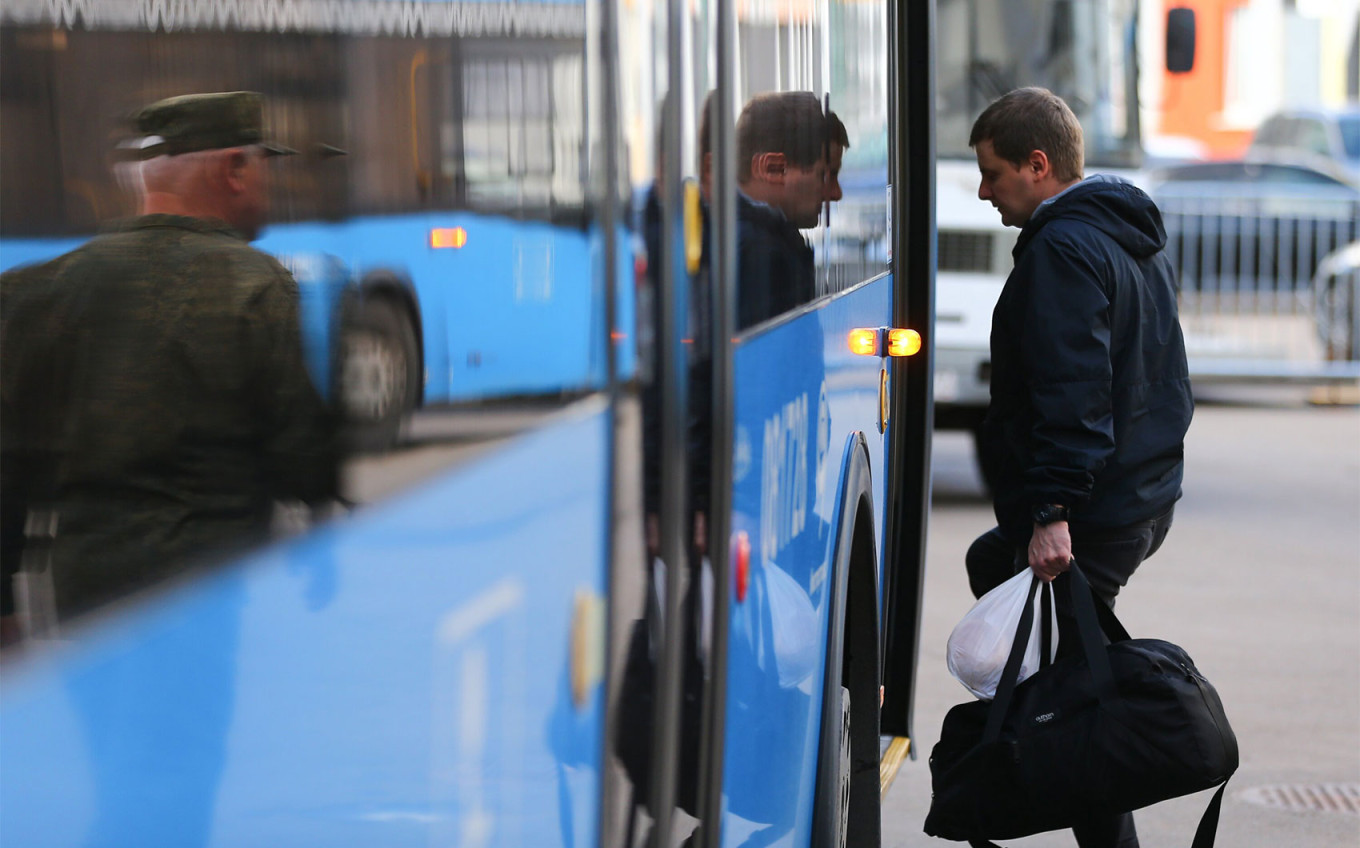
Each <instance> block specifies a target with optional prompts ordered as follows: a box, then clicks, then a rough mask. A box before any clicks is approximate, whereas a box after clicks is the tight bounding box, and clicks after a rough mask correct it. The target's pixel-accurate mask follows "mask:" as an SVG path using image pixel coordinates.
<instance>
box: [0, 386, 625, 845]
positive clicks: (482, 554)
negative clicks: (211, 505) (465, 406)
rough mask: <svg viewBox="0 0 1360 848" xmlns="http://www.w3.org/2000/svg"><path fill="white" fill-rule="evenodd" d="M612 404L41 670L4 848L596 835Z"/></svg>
mask: <svg viewBox="0 0 1360 848" xmlns="http://www.w3.org/2000/svg"><path fill="white" fill-rule="evenodd" d="M587 403H588V404H589V405H590V408H589V409H586V410H584V411H582V412H578V414H577V416H576V417H574V418H568V419H565V420H559V421H558V422H557V423H555V424H552V425H550V426H549V427H547V428H545V429H543V430H541V431H538V432H535V433H533V434H530V435H529V436H527V437H525V438H524V439H522V440H520V441H517V442H515V443H514V444H512V445H511V446H509V447H507V448H506V449H505V450H503V451H502V452H499V453H497V454H495V455H493V456H492V457H490V458H489V459H486V460H483V461H481V462H479V463H477V464H475V465H472V466H465V467H463V468H460V469H459V471H458V473H457V474H451V475H448V476H446V477H444V478H442V479H439V480H437V481H435V482H433V483H431V484H429V485H427V486H425V487H423V488H422V489H419V490H417V491H415V492H413V493H411V494H409V495H407V496H405V497H402V498H399V499H396V500H393V501H390V502H387V503H384V504H383V505H382V506H380V507H373V508H371V509H370V510H368V511H365V512H361V513H359V514H356V515H355V516H353V517H352V518H349V519H344V520H339V521H336V522H333V523H332V524H330V525H327V526H325V527H322V528H321V529H319V530H317V531H315V532H313V533H311V534H309V535H307V536H305V537H301V538H297V539H295V540H292V541H290V542H288V543H285V544H282V545H278V546H275V547H273V548H271V549H269V550H268V551H266V552H263V553H261V554H259V555H257V556H255V557H254V558H252V559H249V560H247V561H246V562H244V563H240V564H234V565H231V566H226V567H223V568H221V569H220V570H218V571H215V572H213V573H211V574H210V575H208V576H206V577H202V576H200V577H199V578H198V579H191V580H185V581H183V582H181V583H179V584H177V585H176V586H174V587H172V588H170V589H167V590H164V591H162V592H160V593H158V594H156V595H153V596H152V597H149V598H144V599H138V601H137V602H135V603H130V604H128V605H127V606H126V607H125V608H122V609H114V610H111V611H109V612H108V613H107V614H103V615H102V616H101V617H100V618H99V619H98V620H96V621H94V622H91V623H90V624H88V625H87V626H84V627H82V628H79V629H77V630H75V631H74V632H72V633H70V634H67V635H68V636H69V637H70V638H69V642H67V643H65V644H58V645H52V646H41V647H40V648H38V649H36V650H35V651H34V652H33V653H32V654H30V655H29V656H28V657H20V658H18V659H17V660H16V661H15V662H14V663H13V664H12V665H9V666H8V667H7V668H6V669H5V672H6V674H5V677H6V679H5V687H4V691H3V693H0V749H3V751H4V757H3V759H2V760H0V807H2V808H3V809H4V816H3V817H0V844H4V845H25V846H39V847H40V846H68V845H69V846H76V845H104V844H109V845H193V844H202V845H206V844H212V845H218V846H260V845H328V846H363V847H364V848H368V846H373V845H383V846H412V848H415V846H419V848H426V846H429V845H432V844H458V845H482V846H521V845H589V844H594V843H595V842H596V841H597V827H598V824H597V818H598V815H597V811H598V806H599V786H600V779H599V775H600V751H601V750H602V747H603V746H602V742H603V737H602V732H603V728H602V716H603V708H602V707H603V704H602V687H601V686H600V685H599V683H600V680H599V669H600V668H601V667H602V664H603V659H602V657H601V656H599V652H600V651H601V650H602V636H599V638H595V637H593V636H592V634H596V635H598V634H600V628H602V627H603V612H604V609H603V608H604V601H603V598H604V592H605V574H606V558H607V554H608V545H607V538H606V527H607V516H606V515H605V507H606V504H607V497H606V496H607V486H608V480H607V477H606V474H607V469H608V468H609V467H610V464H609V463H608V461H607V458H608V451H607V444H608V439H607V435H608V426H609V420H610V416H609V413H608V411H607V410H606V409H604V408H603V405H602V404H601V403H598V402H596V401H589V402H587ZM547 468H552V469H553V471H554V473H551V474H547V473H542V472H543V471H544V469H547ZM516 480H519V481H523V480H533V481H535V482H534V484H533V485H532V486H529V487H525V486H517V485H513V484H512V483H511V482H510V481H516ZM573 651H576V652H577V656H578V657H579V658H581V659H582V660H584V662H578V663H576V664H573V663H572V662H571V656H572V654H573ZM573 675H574V676H573ZM573 681H574V682H575V688H573ZM574 693H575V694H574Z"/></svg>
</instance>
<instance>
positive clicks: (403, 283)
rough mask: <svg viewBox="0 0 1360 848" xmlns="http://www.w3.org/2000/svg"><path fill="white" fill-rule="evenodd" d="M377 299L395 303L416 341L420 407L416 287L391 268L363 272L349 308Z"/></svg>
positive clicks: (419, 388)
mask: <svg viewBox="0 0 1360 848" xmlns="http://www.w3.org/2000/svg"><path fill="white" fill-rule="evenodd" d="M377 298H382V299H385V300H388V301H390V302H392V303H393V304H395V305H396V306H397V307H398V308H399V309H400V310H401V311H402V312H404V313H405V314H406V317H407V318H408V319H409V320H410V322H411V332H412V333H413V334H414V335H415V340H416V366H417V367H418V368H419V369H420V372H419V375H418V379H417V380H416V406H422V405H424V403H425V328H424V325H423V323H422V321H421V313H420V299H419V298H418V297H417V296H416V290H415V285H414V284H412V282H411V278H410V277H409V276H408V275H407V274H405V273H404V272H401V271H397V270H394V269H391V268H375V269H373V270H371V271H366V272H365V273H364V275H363V276H362V277H361V278H360V280H359V284H358V285H357V286H356V287H355V288H354V290H353V299H352V302H351V304H350V306H349V308H350V309H354V310H358V309H362V308H363V305H364V303H365V302H366V301H368V300H371V299H377Z"/></svg>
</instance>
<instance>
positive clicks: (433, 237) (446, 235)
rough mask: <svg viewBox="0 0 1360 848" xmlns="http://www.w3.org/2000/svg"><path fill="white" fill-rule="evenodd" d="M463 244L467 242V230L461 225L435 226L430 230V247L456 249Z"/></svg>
mask: <svg viewBox="0 0 1360 848" xmlns="http://www.w3.org/2000/svg"><path fill="white" fill-rule="evenodd" d="M465 244H467V230H465V229H463V228H462V227H436V228H435V229H433V230H430V247H432V248H434V249H436V250H438V249H440V248H445V247H452V248H455V249H456V248H460V247H462V246H463V245H465Z"/></svg>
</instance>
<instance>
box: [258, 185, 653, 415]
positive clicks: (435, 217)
mask: <svg viewBox="0 0 1360 848" xmlns="http://www.w3.org/2000/svg"><path fill="white" fill-rule="evenodd" d="M436 231H438V232H439V233H440V238H441V239H442V240H444V241H443V242H442V243H444V244H447V245H449V246H444V247H434V246H433V245H432V234H433V233H435V232H436ZM455 233H456V235H455ZM455 244H456V245H458V246H453V245H455ZM257 246H258V247H260V249H262V250H266V251H268V252H270V253H274V254H276V255H279V256H291V255H295V254H299V253H303V254H316V253H321V254H328V255H331V256H334V257H336V258H338V259H339V260H340V261H341V262H342V263H343V264H344V266H345V267H346V268H347V269H348V271H349V273H350V275H351V277H352V278H353V279H354V281H355V282H356V283H362V282H363V281H364V280H366V279H368V278H370V277H371V276H373V275H385V276H395V277H397V278H398V279H400V280H402V281H403V282H407V283H409V284H411V285H412V286H413V287H414V289H415V292H416V297H417V302H418V303H419V304H420V307H419V308H420V316H419V320H420V321H421V329H422V337H423V338H424V340H425V344H424V347H425V363H424V364H425V373H426V376H425V380H426V383H425V400H426V403H439V402H447V401H464V400H475V399H481V398H488V397H502V396H514V395H529V394H547V393H555V392H559V391H564V390H565V391H577V390H583V389H587V388H598V387H600V386H602V385H603V384H604V381H605V365H604V351H603V349H602V345H603V343H602V342H601V340H602V339H603V338H605V334H604V333H602V332H601V323H600V322H601V321H602V320H603V316H602V315H599V314H597V312H598V309H597V306H598V304H599V303H600V302H601V301H600V292H598V291H597V289H596V287H597V286H598V285H599V283H598V282H597V280H598V279H599V275H598V274H597V273H594V272H595V271H597V270H598V265H599V264H600V259H599V257H598V255H597V253H598V251H597V250H596V249H595V248H594V247H593V246H592V243H591V239H590V238H589V236H588V234H587V233H586V232H585V231H582V230H579V229H572V228H567V227H558V226H552V225H549V224H544V223H537V222H517V221H509V220H506V219H502V218H496V217H490V216H482V215H474V214H471V213H467V212H456V211H448V212H431V213H428V214H420V215H404V216H393V217H385V218H377V217H375V218H362V219H355V220H353V221H348V222H345V223H340V224H319V223H310V224H284V225H278V226H273V227H270V228H269V229H268V230H267V231H266V233H265V236H264V238H262V239H261V240H260V242H259V243H258V245H257ZM619 259H620V261H621V260H623V259H627V260H628V261H627V263H626V264H622V265H620V267H624V268H627V267H630V266H631V257H629V256H628V255H627V253H626V252H624V251H623V250H621V252H620V258H619ZM619 291H620V295H621V296H620V298H619V305H620V314H619V316H618V318H619V321H618V323H619V326H620V327H631V326H632V324H631V321H632V317H633V312H632V286H631V281H629V282H628V283H627V284H625V283H624V282H621V283H620V286H619ZM620 350H621V351H627V350H631V345H622V346H620ZM619 368H620V371H621V372H622V373H625V374H627V373H630V372H631V370H632V368H633V363H632V360H631V358H627V359H626V361H621V362H620V363H619Z"/></svg>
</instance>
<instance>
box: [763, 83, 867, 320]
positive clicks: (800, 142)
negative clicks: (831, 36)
mask: <svg viewBox="0 0 1360 848" xmlns="http://www.w3.org/2000/svg"><path fill="white" fill-rule="evenodd" d="M846 147H849V138H848V137H847V135H846V132H845V126H844V124H842V123H841V122H840V120H839V119H838V118H836V117H835V115H834V114H832V115H827V114H825V113H823V112H822V106H821V104H820V103H819V102H818V100H817V96H816V95H815V94H813V93H812V92H810V91H782V92H771V93H767V94H760V95H757V96H756V97H754V98H752V99H751V100H750V101H749V102H748V103H747V104H746V106H745V108H744V109H742V112H741V117H740V118H738V119H737V187H738V189H739V191H738V194H737V223H738V246H737V256H738V273H737V279H738V295H737V326H738V328H739V329H745V328H747V327H751V326H753V325H755V324H759V323H761V322H762V321H767V320H769V319H770V318H773V317H775V316H776V315H780V314H782V313H784V312H787V311H789V310H790V309H793V308H795V307H797V306H800V305H802V304H804V303H807V302H809V301H811V300H812V299H813V298H814V297H815V296H816V276H815V273H814V268H813V255H812V248H811V247H810V246H809V245H808V243H807V240H806V239H804V238H803V235H802V234H801V233H800V232H799V230H803V229H808V228H811V227H815V226H817V223H818V220H819V218H820V215H821V209H822V204H823V203H825V202H827V201H831V200H839V199H840V195H841V191H840V183H839V181H838V179H837V178H838V176H839V170H840V167H839V161H840V158H841V155H842V154H843V153H844V150H845V148H846ZM833 157H834V164H835V168H834V174H833V168H832V164H833V162H832V160H833Z"/></svg>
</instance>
